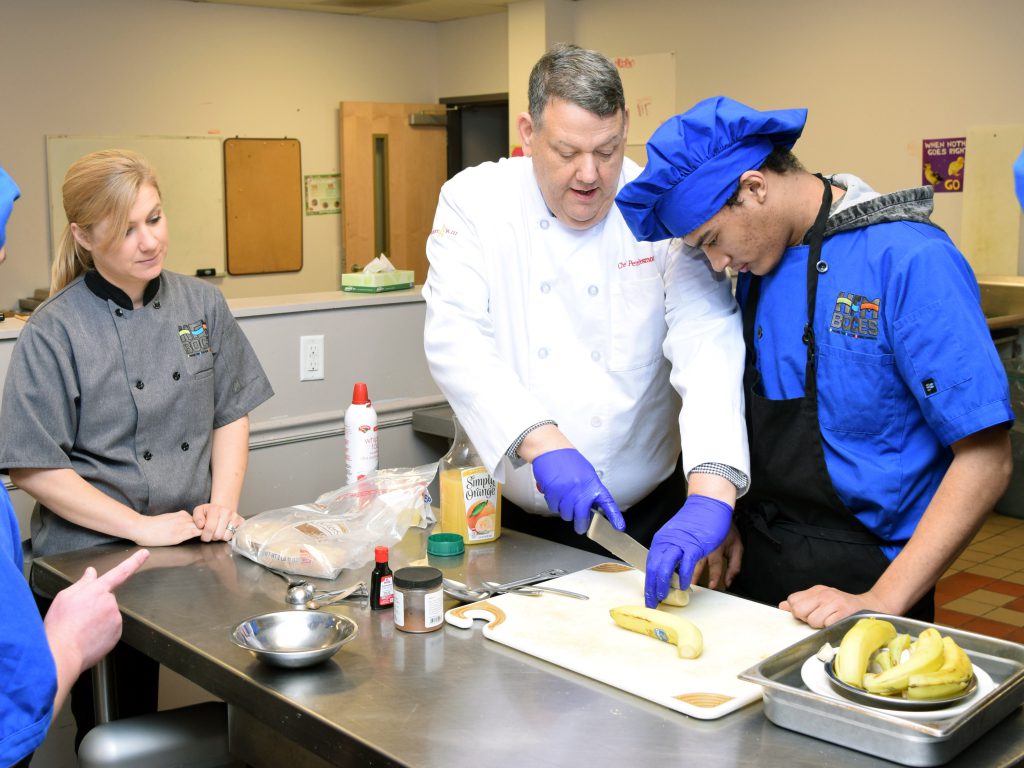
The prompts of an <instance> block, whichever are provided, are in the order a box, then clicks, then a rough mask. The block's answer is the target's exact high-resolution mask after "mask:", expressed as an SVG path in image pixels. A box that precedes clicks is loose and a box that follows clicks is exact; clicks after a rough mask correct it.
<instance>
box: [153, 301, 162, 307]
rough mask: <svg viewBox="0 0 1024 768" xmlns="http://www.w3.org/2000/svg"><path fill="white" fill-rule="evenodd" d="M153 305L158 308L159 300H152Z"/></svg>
mask: <svg viewBox="0 0 1024 768" xmlns="http://www.w3.org/2000/svg"><path fill="white" fill-rule="evenodd" d="M153 306H154V307H155V308H156V309H160V302H159V301H154V302H153Z"/></svg>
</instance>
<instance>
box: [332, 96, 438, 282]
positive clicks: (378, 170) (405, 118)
mask: <svg viewBox="0 0 1024 768" xmlns="http://www.w3.org/2000/svg"><path fill="white" fill-rule="evenodd" d="M340 112H341V189H342V203H341V210H342V231H343V242H344V247H345V255H344V271H345V272H354V271H356V270H357V269H362V267H364V266H365V265H366V264H367V262H369V261H370V260H371V259H373V258H374V257H376V256H377V255H378V252H379V251H380V250H381V249H383V250H384V251H385V253H386V255H387V257H388V259H390V260H391V262H392V263H393V264H394V265H395V268H396V269H411V270H414V272H415V273H416V282H417V283H422V282H423V281H424V280H426V278H427V254H426V243H427V236H428V235H429V234H430V229H431V226H432V225H433V221H434V210H435V209H436V208H437V196H438V193H439V192H440V191H441V185H442V184H444V182H445V178H446V167H447V165H446V164H447V155H446V140H445V127H444V114H445V108H444V106H443V105H441V104H393V103H386V102H368V101H343V102H341V105H340Z"/></svg>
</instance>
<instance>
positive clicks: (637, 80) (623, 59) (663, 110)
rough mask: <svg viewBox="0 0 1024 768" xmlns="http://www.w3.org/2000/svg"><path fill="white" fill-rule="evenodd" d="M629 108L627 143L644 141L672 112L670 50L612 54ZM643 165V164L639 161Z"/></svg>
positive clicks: (672, 57) (673, 72) (673, 70)
mask: <svg viewBox="0 0 1024 768" xmlns="http://www.w3.org/2000/svg"><path fill="white" fill-rule="evenodd" d="M612 61H614V62H615V66H616V68H618V70H619V77H621V78H622V88H623V90H624V91H625V92H626V107H627V109H629V136H628V137H627V139H626V141H627V143H628V144H631V145H636V144H646V143H647V141H648V139H650V138H651V134H652V133H654V131H655V130H657V128H658V126H660V125H661V124H662V123H663V122H665V121H666V120H668V119H669V118H670V117H672V116H673V115H674V114H675V113H676V61H675V54H674V53H650V54H644V55H640V56H616V57H615V58H613V59H612ZM641 165H643V163H641Z"/></svg>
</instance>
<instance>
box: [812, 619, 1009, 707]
mask: <svg viewBox="0 0 1024 768" xmlns="http://www.w3.org/2000/svg"><path fill="white" fill-rule="evenodd" d="M829 650H830V649H822V651H821V652H819V654H818V655H817V656H816V657H813V660H814V661H815V662H816V663H817V664H818V665H819V666H821V667H823V673H824V677H825V678H826V679H827V680H828V684H829V685H831V686H832V688H833V689H834V690H835V691H836V692H838V693H839V694H840V695H842V696H844V697H846V698H848V699H851V700H853V701H856V702H857V703H860V704H866V705H868V706H872V707H880V708H885V709H892V710H900V711H901V712H905V711H907V710H927V711H933V710H937V709H945V708H949V707H954V706H956V705H959V704H969V702H970V700H972V699H974V698H976V696H977V695H978V694H979V692H987V691H988V690H991V688H992V686H993V683H992V679H991V677H990V676H989V675H988V674H986V673H985V672H984V670H982V669H981V668H980V667H975V666H974V664H973V663H972V661H971V658H970V657H969V656H968V655H967V653H966V652H965V651H964V650H963V649H962V648H961V647H960V646H959V645H957V643H956V641H955V640H954V639H953V638H952V637H949V636H943V635H942V634H941V633H940V631H939V630H938V629H936V628H935V627H928V628H927V629H924V630H922V631H921V633H920V634H919V635H918V636H917V637H916V638H914V637H912V636H911V635H910V634H909V633H902V632H899V631H897V629H896V627H895V626H894V625H893V624H892V623H891V622H889V621H886V620H885V619H879V618H864V619H860V620H859V621H858V622H857V623H856V624H855V625H854V626H853V627H852V628H851V629H850V630H849V631H847V633H846V634H845V635H844V636H843V639H842V641H841V643H840V645H839V649H838V651H836V652H834V653H830V652H829ZM982 688H984V689H985V690H984V691H981V690H980V689H982Z"/></svg>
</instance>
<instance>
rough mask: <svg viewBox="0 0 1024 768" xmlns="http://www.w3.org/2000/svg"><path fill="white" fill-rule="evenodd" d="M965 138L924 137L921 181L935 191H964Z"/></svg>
mask: <svg viewBox="0 0 1024 768" xmlns="http://www.w3.org/2000/svg"><path fill="white" fill-rule="evenodd" d="M966 157H967V138H966V137H965V136H960V137H958V138H954V139H925V140H924V141H923V142H922V143H921V183H922V184H926V185H929V186H931V187H932V189H934V190H935V191H936V192H963V191H964V162H965V158H966Z"/></svg>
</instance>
